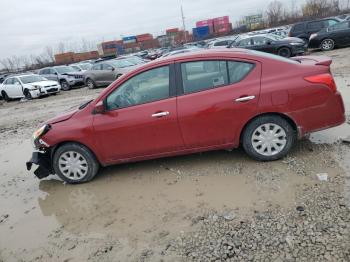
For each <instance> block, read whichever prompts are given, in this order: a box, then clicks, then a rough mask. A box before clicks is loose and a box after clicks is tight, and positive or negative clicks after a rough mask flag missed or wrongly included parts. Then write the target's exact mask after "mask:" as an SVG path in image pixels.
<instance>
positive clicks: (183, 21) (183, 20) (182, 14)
mask: <svg viewBox="0 0 350 262" xmlns="http://www.w3.org/2000/svg"><path fill="white" fill-rule="evenodd" d="M181 18H182V26H183V29H184V35H185V43H187V36H186V25H185V16H184V10H183V9H182V5H181Z"/></svg>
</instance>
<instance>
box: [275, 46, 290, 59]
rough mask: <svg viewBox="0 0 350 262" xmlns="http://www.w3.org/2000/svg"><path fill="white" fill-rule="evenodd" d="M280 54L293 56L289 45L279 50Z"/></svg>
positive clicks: (287, 56)
mask: <svg viewBox="0 0 350 262" xmlns="http://www.w3.org/2000/svg"><path fill="white" fill-rule="evenodd" d="M278 55H279V56H283V57H286V58H289V57H291V56H292V52H291V51H290V49H289V48H288V47H282V48H280V49H279V50H278Z"/></svg>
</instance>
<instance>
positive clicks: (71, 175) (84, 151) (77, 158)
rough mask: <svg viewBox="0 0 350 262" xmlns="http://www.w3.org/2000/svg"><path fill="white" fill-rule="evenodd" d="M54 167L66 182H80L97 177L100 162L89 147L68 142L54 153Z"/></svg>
mask: <svg viewBox="0 0 350 262" xmlns="http://www.w3.org/2000/svg"><path fill="white" fill-rule="evenodd" d="M53 169H54V171H55V173H56V174H57V175H58V176H59V177H60V178H61V179H62V180H64V181H65V182H67V183H69V184H80V183H85V182H88V181H90V180H92V179H93V178H94V177H95V175H96V174H97V172H98V169H99V163H98V161H97V160H96V157H95V156H94V154H93V153H92V152H91V151H90V150H89V149H88V148H87V147H85V146H83V145H80V144H75V143H68V144H64V145H62V146H60V147H59V148H58V149H57V150H56V152H55V153H54V156H53Z"/></svg>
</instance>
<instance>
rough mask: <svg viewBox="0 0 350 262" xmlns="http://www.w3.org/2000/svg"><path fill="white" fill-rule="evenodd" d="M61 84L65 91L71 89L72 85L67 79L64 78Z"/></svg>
mask: <svg viewBox="0 0 350 262" xmlns="http://www.w3.org/2000/svg"><path fill="white" fill-rule="evenodd" d="M60 84H61V88H62V90H63V91H68V90H69V89H70V85H69V84H68V82H67V81H66V80H62V81H61V82H60Z"/></svg>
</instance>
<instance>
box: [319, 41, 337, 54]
mask: <svg viewBox="0 0 350 262" xmlns="http://www.w3.org/2000/svg"><path fill="white" fill-rule="evenodd" d="M334 46H335V43H334V41H333V40H332V39H325V40H323V41H322V43H321V49H322V51H331V50H333V49H334Z"/></svg>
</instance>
